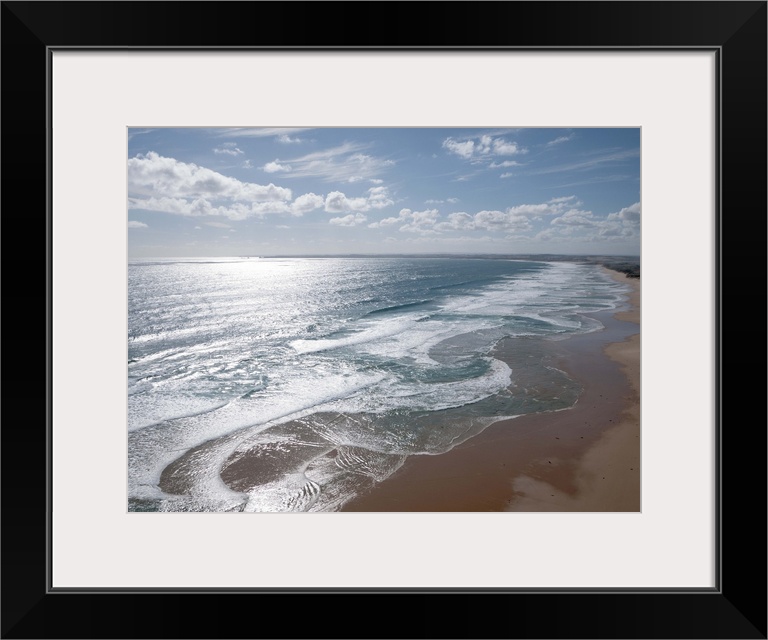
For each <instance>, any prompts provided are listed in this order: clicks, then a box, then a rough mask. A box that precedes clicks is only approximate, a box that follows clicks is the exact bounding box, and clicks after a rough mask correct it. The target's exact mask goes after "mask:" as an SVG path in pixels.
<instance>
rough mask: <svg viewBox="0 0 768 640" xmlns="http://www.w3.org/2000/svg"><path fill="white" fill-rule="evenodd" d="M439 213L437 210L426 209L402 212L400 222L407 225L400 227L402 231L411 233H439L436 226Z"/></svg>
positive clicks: (402, 210)
mask: <svg viewBox="0 0 768 640" xmlns="http://www.w3.org/2000/svg"><path fill="white" fill-rule="evenodd" d="M438 215H439V212H438V210H437V209H425V210H424V211H411V210H410V209H401V210H400V220H401V221H405V224H404V225H403V226H402V227H400V231H407V232H410V233H422V234H423V233H437V231H435V229H434V226H435V223H436V222H437V217H438Z"/></svg>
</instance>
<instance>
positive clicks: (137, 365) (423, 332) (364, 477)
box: [128, 257, 627, 511]
mask: <svg viewBox="0 0 768 640" xmlns="http://www.w3.org/2000/svg"><path fill="white" fill-rule="evenodd" d="M626 293H627V287H626V285H622V284H620V283H617V282H615V281H614V280H612V279H611V278H610V277H609V276H608V275H606V274H605V272H604V271H603V270H602V269H601V268H600V267H598V266H595V265H590V264H583V263H568V262H532V261H519V260H505V259H479V258H478V259H475V258H383V257H382V258H316V259H312V258H269V259H267V258H227V259H197V258H196V259H162V260H137V261H132V262H131V263H130V264H129V267H128V316H129V317H128V508H129V510H131V511H334V510H338V509H339V508H340V507H341V506H342V505H343V504H344V503H345V502H347V501H348V500H350V499H351V498H354V497H355V496H356V495H358V494H359V493H360V492H362V491H367V490H369V489H370V488H371V487H372V486H373V485H375V483H377V482H381V481H382V480H384V479H385V478H387V477H388V476H389V475H391V474H392V473H394V472H395V471H396V470H397V469H398V468H399V467H400V466H401V465H402V464H403V462H404V461H405V459H406V458H407V457H408V456H412V455H438V454H440V453H443V452H445V451H448V450H450V449H451V448H453V447H455V446H456V445H457V444H459V443H461V442H464V441H465V440H467V439H468V438H471V437H472V436H473V435H475V434H477V433H479V432H480V431H482V430H483V429H484V428H486V427H487V426H488V425H490V424H492V423H493V422H495V421H498V420H500V419H502V418H510V417H515V416H519V415H522V414H526V413H532V412H540V411H554V410H560V409H566V408H568V407H570V406H572V405H573V404H574V403H575V402H576V400H577V399H578V395H579V393H580V391H581V388H580V386H579V384H578V383H577V381H574V380H571V379H570V378H569V377H568V376H567V375H566V374H565V373H564V372H562V371H559V370H558V369H556V368H554V367H553V366H551V365H550V364H549V362H548V360H547V358H545V357H544V351H543V350H542V345H544V344H546V343H547V342H551V341H552V340H562V339H565V338H567V337H568V336H571V335H574V334H578V333H584V332H591V331H598V330H600V329H602V324H601V323H600V322H599V320H598V319H596V318H595V317H594V314H596V313H597V312H600V311H605V310H610V309H615V308H617V307H619V306H620V305H621V304H622V303H623V301H624V300H625V299H626V297H625V294H626ZM501 341H506V345H507V348H506V349H505V353H507V354H511V356H510V355H508V356H507V357H505V358H504V360H502V359H501V358H499V357H496V356H497V352H496V347H497V346H498V345H499V344H500V342H501ZM510 424H512V425H513V424H514V422H513V423H510ZM510 428H513V427H510Z"/></svg>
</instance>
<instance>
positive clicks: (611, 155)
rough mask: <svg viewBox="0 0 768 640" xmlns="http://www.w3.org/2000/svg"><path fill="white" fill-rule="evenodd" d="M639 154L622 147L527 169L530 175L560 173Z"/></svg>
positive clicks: (630, 157)
mask: <svg viewBox="0 0 768 640" xmlns="http://www.w3.org/2000/svg"><path fill="white" fill-rule="evenodd" d="M639 155H640V149H639V148H637V149H624V150H622V151H613V152H608V153H603V154H602V155H599V156H596V157H593V158H589V159H588V160H580V161H578V162H572V163H569V164H561V165H556V166H549V167H544V168H542V169H536V170H535V171H529V173H530V175H543V174H548V173H560V172H562V171H576V170H586V169H592V168H594V167H598V166H601V165H604V164H606V163H612V164H613V163H618V162H619V161H621V160H630V159H632V158H636V157H638V156H639Z"/></svg>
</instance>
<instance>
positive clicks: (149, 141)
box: [127, 128, 640, 258]
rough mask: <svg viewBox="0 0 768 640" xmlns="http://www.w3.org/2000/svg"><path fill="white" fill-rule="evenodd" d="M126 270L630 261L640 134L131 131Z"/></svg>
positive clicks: (636, 234)
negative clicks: (378, 260)
mask: <svg viewBox="0 0 768 640" xmlns="http://www.w3.org/2000/svg"><path fill="white" fill-rule="evenodd" d="M127 175H128V252H129V257H130V258H141V257H192V256H199V257H205V256H211V257H213V256H270V255H326V254H328V255H333V254H382V253H383V254H393V253H397V254H400V253H409V254H424V253H484V254H488V253H502V254H514V253H521V254H537V253H559V254H574V255H575V254H582V255H583V254H591V255H635V256H637V255H640V129H639V128H573V129H553V128H522V129H452V128H449V129H444V128H402V129H401V128H291V129H288V128H157V129H138V128H132V129H129V130H128V172H127Z"/></svg>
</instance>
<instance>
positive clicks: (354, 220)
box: [328, 213, 368, 227]
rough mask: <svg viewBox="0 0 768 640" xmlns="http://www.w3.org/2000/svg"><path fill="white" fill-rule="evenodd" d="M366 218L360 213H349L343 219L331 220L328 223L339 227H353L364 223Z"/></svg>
mask: <svg viewBox="0 0 768 640" xmlns="http://www.w3.org/2000/svg"><path fill="white" fill-rule="evenodd" d="M367 219H368V218H367V217H366V216H365V215H363V214H362V213H350V214H349V215H347V216H344V217H343V218H331V219H330V220H329V221H328V222H330V223H331V224H335V225H338V226H340V227H355V226H357V225H359V224H362V223H363V222H365V221H366V220H367Z"/></svg>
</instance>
